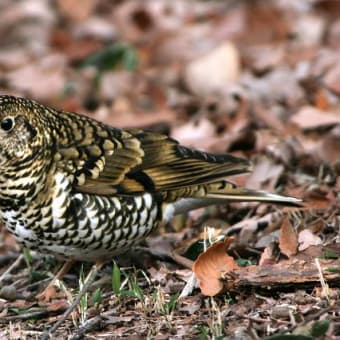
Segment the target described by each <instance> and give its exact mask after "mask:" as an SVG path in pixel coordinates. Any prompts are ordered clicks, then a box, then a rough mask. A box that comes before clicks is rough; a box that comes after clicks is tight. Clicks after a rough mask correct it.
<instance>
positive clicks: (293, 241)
mask: <svg viewBox="0 0 340 340" xmlns="http://www.w3.org/2000/svg"><path fill="white" fill-rule="evenodd" d="M279 248H280V250H281V253H282V254H284V255H286V256H288V257H291V256H292V255H295V254H296V253H297V249H298V238H297V235H296V231H295V229H294V227H293V226H292V224H291V223H290V221H289V218H288V217H285V218H284V219H283V221H282V225H281V233H280V237H279Z"/></svg>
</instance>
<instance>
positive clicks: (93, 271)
mask: <svg viewBox="0 0 340 340" xmlns="http://www.w3.org/2000/svg"><path fill="white" fill-rule="evenodd" d="M102 266H103V262H96V263H95V264H94V265H93V266H92V268H91V270H90V272H89V273H88V275H87V276H86V279H85V281H84V285H83V287H82V289H81V290H80V292H79V293H78V295H77V297H76V299H75V300H74V301H73V303H72V305H71V306H70V307H69V308H68V309H67V310H66V311H65V313H64V314H63V315H62V316H61V318H60V319H59V320H58V321H57V322H56V323H55V324H54V325H53V327H52V328H51V329H50V330H49V331H48V332H46V333H44V334H43V336H42V338H41V339H42V340H47V339H50V338H51V336H52V334H53V333H54V332H55V331H56V330H57V329H58V328H59V327H60V325H61V324H62V323H63V322H64V321H65V320H66V319H67V317H68V316H69V315H70V314H71V313H72V312H73V310H74V309H75V308H76V307H77V305H78V304H79V302H80V300H81V298H82V297H83V296H84V294H86V292H87V291H88V289H89V287H90V286H91V284H92V283H93V281H94V279H95V278H96V276H97V273H98V271H99V270H100V268H101V267H102Z"/></svg>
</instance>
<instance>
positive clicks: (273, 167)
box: [246, 157, 284, 191]
mask: <svg viewBox="0 0 340 340" xmlns="http://www.w3.org/2000/svg"><path fill="white" fill-rule="evenodd" d="M283 171H284V167H283V166H282V165H281V164H275V163H274V161H272V160H271V159H269V158H266V157H263V158H261V159H260V160H259V161H258V163H257V164H256V165H255V167H254V170H253V172H252V173H251V175H250V176H249V178H248V180H247V184H246V187H247V188H252V189H264V190H268V191H274V189H275V186H276V184H277V181H278V180H279V178H280V176H281V175H282V173H283Z"/></svg>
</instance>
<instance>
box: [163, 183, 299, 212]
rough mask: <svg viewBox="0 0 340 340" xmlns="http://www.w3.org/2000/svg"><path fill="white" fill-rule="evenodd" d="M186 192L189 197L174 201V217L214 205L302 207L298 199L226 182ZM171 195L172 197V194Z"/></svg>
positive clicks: (195, 187) (199, 186)
mask: <svg viewBox="0 0 340 340" xmlns="http://www.w3.org/2000/svg"><path fill="white" fill-rule="evenodd" d="M186 190H187V195H183V192H181V197H184V198H180V199H178V200H174V201H173V203H172V208H171V211H172V214H173V215H177V214H181V213H185V212H187V211H189V210H193V209H197V208H202V207H205V206H208V205H212V204H224V203H228V202H264V203H270V204H279V205H285V206H292V207H300V206H301V205H302V204H301V203H302V200H300V199H298V198H294V197H288V196H281V195H278V194H272V193H268V192H265V191H260V190H252V189H246V188H242V187H238V186H236V185H235V184H233V183H230V182H228V181H225V180H223V181H218V182H214V183H208V184H202V185H197V186H193V187H191V188H190V189H189V188H188V187H187V188H186ZM169 194H170V196H171V193H169ZM172 194H174V193H172ZM185 196H187V197H185Z"/></svg>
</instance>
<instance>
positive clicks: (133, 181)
mask: <svg viewBox="0 0 340 340" xmlns="http://www.w3.org/2000/svg"><path fill="white" fill-rule="evenodd" d="M80 117H81V116H78V115H73V114H68V115H66V116H65V118H64V119H66V121H67V124H65V125H67V126H68V129H69V131H67V133H66V134H65V136H66V135H67V136H68V137H67V138H66V137H65V138H62V132H60V131H59V132H58V133H59V141H60V142H59V145H58V147H57V149H58V150H57V155H56V161H57V164H58V166H59V167H60V168H62V169H63V170H65V171H68V172H71V173H72V174H74V178H75V188H76V189H77V190H78V191H80V192H87V193H94V194H101V195H110V194H114V193H116V194H132V193H136V192H144V191H148V192H168V191H176V190H179V189H180V190H183V188H185V187H188V188H192V187H193V186H195V185H199V184H205V183H210V182H214V181H216V180H219V179H222V178H225V177H227V176H230V175H235V174H239V173H243V172H247V171H248V168H249V163H248V161H246V160H244V159H241V158H237V157H233V156H230V155H212V154H208V153H205V152H200V151H196V150H192V149H190V148H187V147H184V146H181V145H179V144H178V142H176V141H175V140H173V139H171V138H169V137H167V136H165V135H161V134H155V133H151V132H144V131H141V130H137V129H129V130H121V129H114V128H111V127H108V126H106V125H104V124H101V123H99V122H96V121H94V120H91V119H88V118H86V117H81V118H80ZM70 136H71V137H70Z"/></svg>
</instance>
